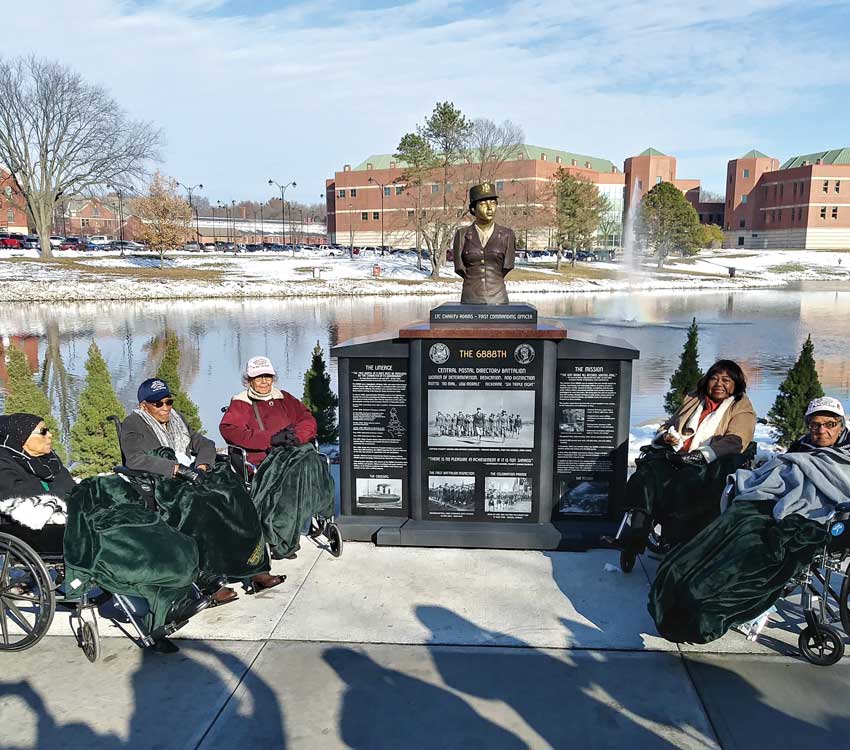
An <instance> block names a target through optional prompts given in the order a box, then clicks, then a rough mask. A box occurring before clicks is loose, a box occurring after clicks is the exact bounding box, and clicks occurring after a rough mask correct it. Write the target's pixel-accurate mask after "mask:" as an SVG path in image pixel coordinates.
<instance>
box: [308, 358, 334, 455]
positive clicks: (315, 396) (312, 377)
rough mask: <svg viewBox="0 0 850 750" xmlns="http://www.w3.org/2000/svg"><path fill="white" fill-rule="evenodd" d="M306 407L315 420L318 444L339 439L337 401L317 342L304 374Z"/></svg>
mask: <svg viewBox="0 0 850 750" xmlns="http://www.w3.org/2000/svg"><path fill="white" fill-rule="evenodd" d="M302 401H303V402H304V406H306V407H307V408H308V409H309V410H310V411H311V412H312V413H313V416H314V417H315V418H316V425H317V427H318V439H319V442H320V443H332V442H333V441H334V440H336V439H337V438H338V437H339V429H338V426H337V423H336V407H337V404H338V403H339V399H338V398H337V397H336V395H334V392H333V391H332V390H331V376H330V375H328V373H327V372H326V366H325V358H324V355H323V353H322V347H321V346H319V342H318V341H317V342H316V346H315V348H314V349H313V361H312V363H311V364H310V369H309V370H307V372H306V373H304V397H303V398H302Z"/></svg>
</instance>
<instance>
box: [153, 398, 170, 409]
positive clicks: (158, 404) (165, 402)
mask: <svg viewBox="0 0 850 750" xmlns="http://www.w3.org/2000/svg"><path fill="white" fill-rule="evenodd" d="M148 403H149V404H150V405H151V406H155V407H156V408H157V409H161V408H162V407H163V406H174V399H173V398H163V399H161V400H159V401H148Z"/></svg>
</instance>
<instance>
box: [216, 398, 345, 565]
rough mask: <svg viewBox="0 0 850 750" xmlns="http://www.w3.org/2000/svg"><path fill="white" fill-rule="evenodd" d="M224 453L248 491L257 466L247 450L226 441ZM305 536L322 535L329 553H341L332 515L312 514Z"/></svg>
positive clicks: (316, 537) (324, 454)
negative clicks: (249, 458) (251, 460)
mask: <svg viewBox="0 0 850 750" xmlns="http://www.w3.org/2000/svg"><path fill="white" fill-rule="evenodd" d="M226 411H227V407H226V406H222V407H221V412H222V414H223V413H224V412H226ZM310 442H311V445H312V446H313V447H314V448H315V449H316V453H318V454H319V456H320V457H321V459H322V461H323V462H324V464H325V466H330V459H329V458H328V455H327V454H326V453H322V452H321V451H320V450H319V444H318V443H317V442H316V440H315V439H314V440H312V441H310ZM225 455H226V460H227V461H228V462H229V463H230V467H231V469H233V471H234V472H235V473H236V475H237V476H239V477H241V478H242V482H243V483H244V484H245V489H247V490H248V492H250V491H251V482H252V481H253V478H254V474H256V472H257V468H258V467H257V466H255V465H254V464H252V463H251V462H250V461H248V451H246V450H245V449H244V448H242V447H241V446H239V445H233V444H232V443H228V444H227V449H226V454H225ZM307 536H309V537H310V539H315V540H318V539H319V537H322V536H324V537H325V540H326V541H327V543H328V550H329V551H330V553H331V554H332V555H333V556H334V557H340V556H341V555H342V546H343V543H342V533H341V532H340V530H339V526H337V524H336V521H335V519H334V517H333V516H327V517H325V516H320V515H315V516H312V517H311V518H310V528H309V530H308V531H307Z"/></svg>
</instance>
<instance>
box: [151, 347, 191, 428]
mask: <svg viewBox="0 0 850 750" xmlns="http://www.w3.org/2000/svg"><path fill="white" fill-rule="evenodd" d="M179 367H180V342H179V341H178V340H177V334H175V333H172V332H171V331H168V332H167V333H166V334H165V354H163V356H162V362H160V364H159V369H158V370H157V371H156V377H158V378H159V379H160V380H164V381H165V382H166V383H167V384H168V388H169V390H170V391H171V394H172V395H173V396H174V408H175V409H177V411H179V412H180V414H182V415H183V419H185V420H186V424H187V425H189V429H190V430H193V431H197V432H202V430H201V417H200V416H199V414H198V407H197V406H196V405H195V403H194V402H193V401H192V399H190V398H189V396H187V395H186V394H185V393H184V392H183V385H182V384H181V382H180V375H179V373H178V370H179Z"/></svg>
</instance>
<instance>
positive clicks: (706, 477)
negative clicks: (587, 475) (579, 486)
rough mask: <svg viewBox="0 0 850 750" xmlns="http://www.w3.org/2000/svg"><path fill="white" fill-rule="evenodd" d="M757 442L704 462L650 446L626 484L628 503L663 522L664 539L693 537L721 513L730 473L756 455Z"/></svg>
mask: <svg viewBox="0 0 850 750" xmlns="http://www.w3.org/2000/svg"><path fill="white" fill-rule="evenodd" d="M755 447H756V446H755V443H751V444H750V446H749V447H748V449H747V451H746V452H745V453H733V454H730V455H726V456H722V457H721V458H718V459H717V460H715V461H712V462H711V463H708V464H703V465H701V466H683V465H681V464H677V463H674V462H672V461H670V460H669V456H671V455H672V451H670V450H650V451H648V452H647V454H646V455H645V457H644V458H641V459H639V460H638V462H637V470H636V471H635V473H634V474H633V475H632V476H631V478H630V479H629V481H628V484H627V485H626V498H625V506H626V508H629V509H637V510H643V511H646V512H647V513H648V514H649V515H650V516H651V517H652V518H654V519H655V520H656V521H658V522H659V523H661V528H662V530H663V536H664V541H665V542H667V543H669V544H679V543H681V542H686V541H688V540H689V539H692V538H693V537H694V536H695V535H696V534H698V533H699V532H700V531H701V530H702V529H704V528H705V527H706V526H708V524H709V523H711V522H712V521H713V520H714V519H715V518H717V516H719V515H720V496H721V494H722V493H723V488H724V486H725V485H726V477H727V475H729V474H732V473H734V472H735V471H736V470H737V469H739V468H740V467H741V466H743V465H744V464H745V463H746V462H747V461H749V460H750V459H751V458H752V457H753V456H754V455H755Z"/></svg>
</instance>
